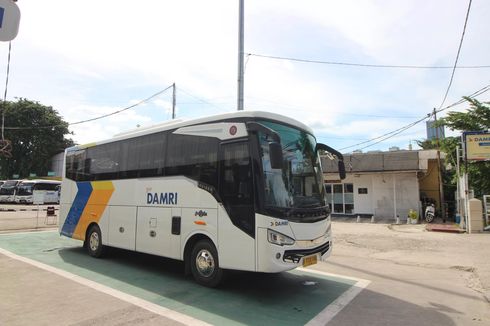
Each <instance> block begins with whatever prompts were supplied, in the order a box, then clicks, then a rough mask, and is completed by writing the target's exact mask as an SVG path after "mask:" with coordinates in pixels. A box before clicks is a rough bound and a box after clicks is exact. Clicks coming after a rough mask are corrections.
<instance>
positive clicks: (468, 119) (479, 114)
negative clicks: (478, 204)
mask: <svg viewBox="0 0 490 326" xmlns="http://www.w3.org/2000/svg"><path fill="white" fill-rule="evenodd" d="M464 99H465V100H467V101H468V102H469V103H470V108H469V109H468V111H466V112H449V113H448V114H447V116H446V117H444V118H442V119H440V121H438V123H437V125H442V124H443V125H445V126H447V127H449V128H450V129H451V130H458V131H462V132H463V131H485V130H488V129H490V103H488V102H486V103H485V102H483V103H482V102H480V101H478V100H476V99H474V98H469V97H464ZM458 143H459V138H457V137H449V138H446V139H445V140H444V142H443V144H444V146H445V147H444V148H443V150H444V151H445V152H446V154H447V155H448V156H450V157H454V159H453V162H455V161H456V158H455V156H456V148H457V146H458ZM489 175H490V162H473V163H471V164H469V165H468V176H469V184H470V185H471V186H472V188H473V189H474V191H475V196H476V197H481V196H482V195H484V194H489V193H490V178H489V177H488V176H489Z"/></svg>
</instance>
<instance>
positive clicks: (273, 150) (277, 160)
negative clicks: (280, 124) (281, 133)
mask: <svg viewBox="0 0 490 326" xmlns="http://www.w3.org/2000/svg"><path fill="white" fill-rule="evenodd" d="M269 157H270V160H271V168H272V169H282V161H283V157H282V146H281V144H279V143H276V142H272V143H269Z"/></svg>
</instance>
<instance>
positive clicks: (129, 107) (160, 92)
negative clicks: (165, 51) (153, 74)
mask: <svg viewBox="0 0 490 326" xmlns="http://www.w3.org/2000/svg"><path fill="white" fill-rule="evenodd" d="M172 87H173V85H170V86H168V87H167V88H165V89H163V90H161V91H159V92H157V93H155V94H153V95H151V96H150V97H147V98H145V99H144V100H141V101H139V102H137V103H135V104H132V105H130V106H127V107H125V108H123V109H121V110H117V111H114V112H111V113H108V114H104V115H101V116H98V117H96V118H91V119H86V120H82V121H77V122H71V123H68V126H73V125H78V124H82V123H86V122H92V121H95V120H100V119H103V118H107V117H110V116H112V115H115V114H118V113H121V112H124V111H127V110H129V109H132V108H134V107H136V106H138V105H141V104H143V103H146V102H148V101H149V100H151V99H153V98H155V97H157V96H159V95H161V94H162V93H164V92H165V91H167V90H169V89H170V88H172ZM61 126H64V125H62V124H57V125H50V126H37V127H34V126H31V127H5V129H9V130H25V129H49V128H56V127H61Z"/></svg>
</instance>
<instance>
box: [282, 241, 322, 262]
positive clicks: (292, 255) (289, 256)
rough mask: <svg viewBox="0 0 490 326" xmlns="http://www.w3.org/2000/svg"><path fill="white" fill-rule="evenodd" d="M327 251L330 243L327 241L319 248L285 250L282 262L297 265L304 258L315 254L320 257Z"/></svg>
mask: <svg viewBox="0 0 490 326" xmlns="http://www.w3.org/2000/svg"><path fill="white" fill-rule="evenodd" d="M329 249H330V241H327V242H325V243H324V244H322V245H321V246H319V247H316V248H312V249H299V250H286V251H285V252H284V256H283V260H284V261H285V262H293V263H299V261H300V260H301V258H303V257H305V256H309V255H313V254H316V253H320V255H323V254H324V253H326V252H327V251H328V250H329Z"/></svg>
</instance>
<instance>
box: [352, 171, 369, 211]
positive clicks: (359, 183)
mask: <svg viewBox="0 0 490 326" xmlns="http://www.w3.org/2000/svg"><path fill="white" fill-rule="evenodd" d="M350 182H352V183H354V211H355V212H356V213H357V214H374V209H373V178H372V176H371V175H363V174H356V175H354V177H353V178H351V180H350ZM359 188H366V189H367V194H360V193H359Z"/></svg>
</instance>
